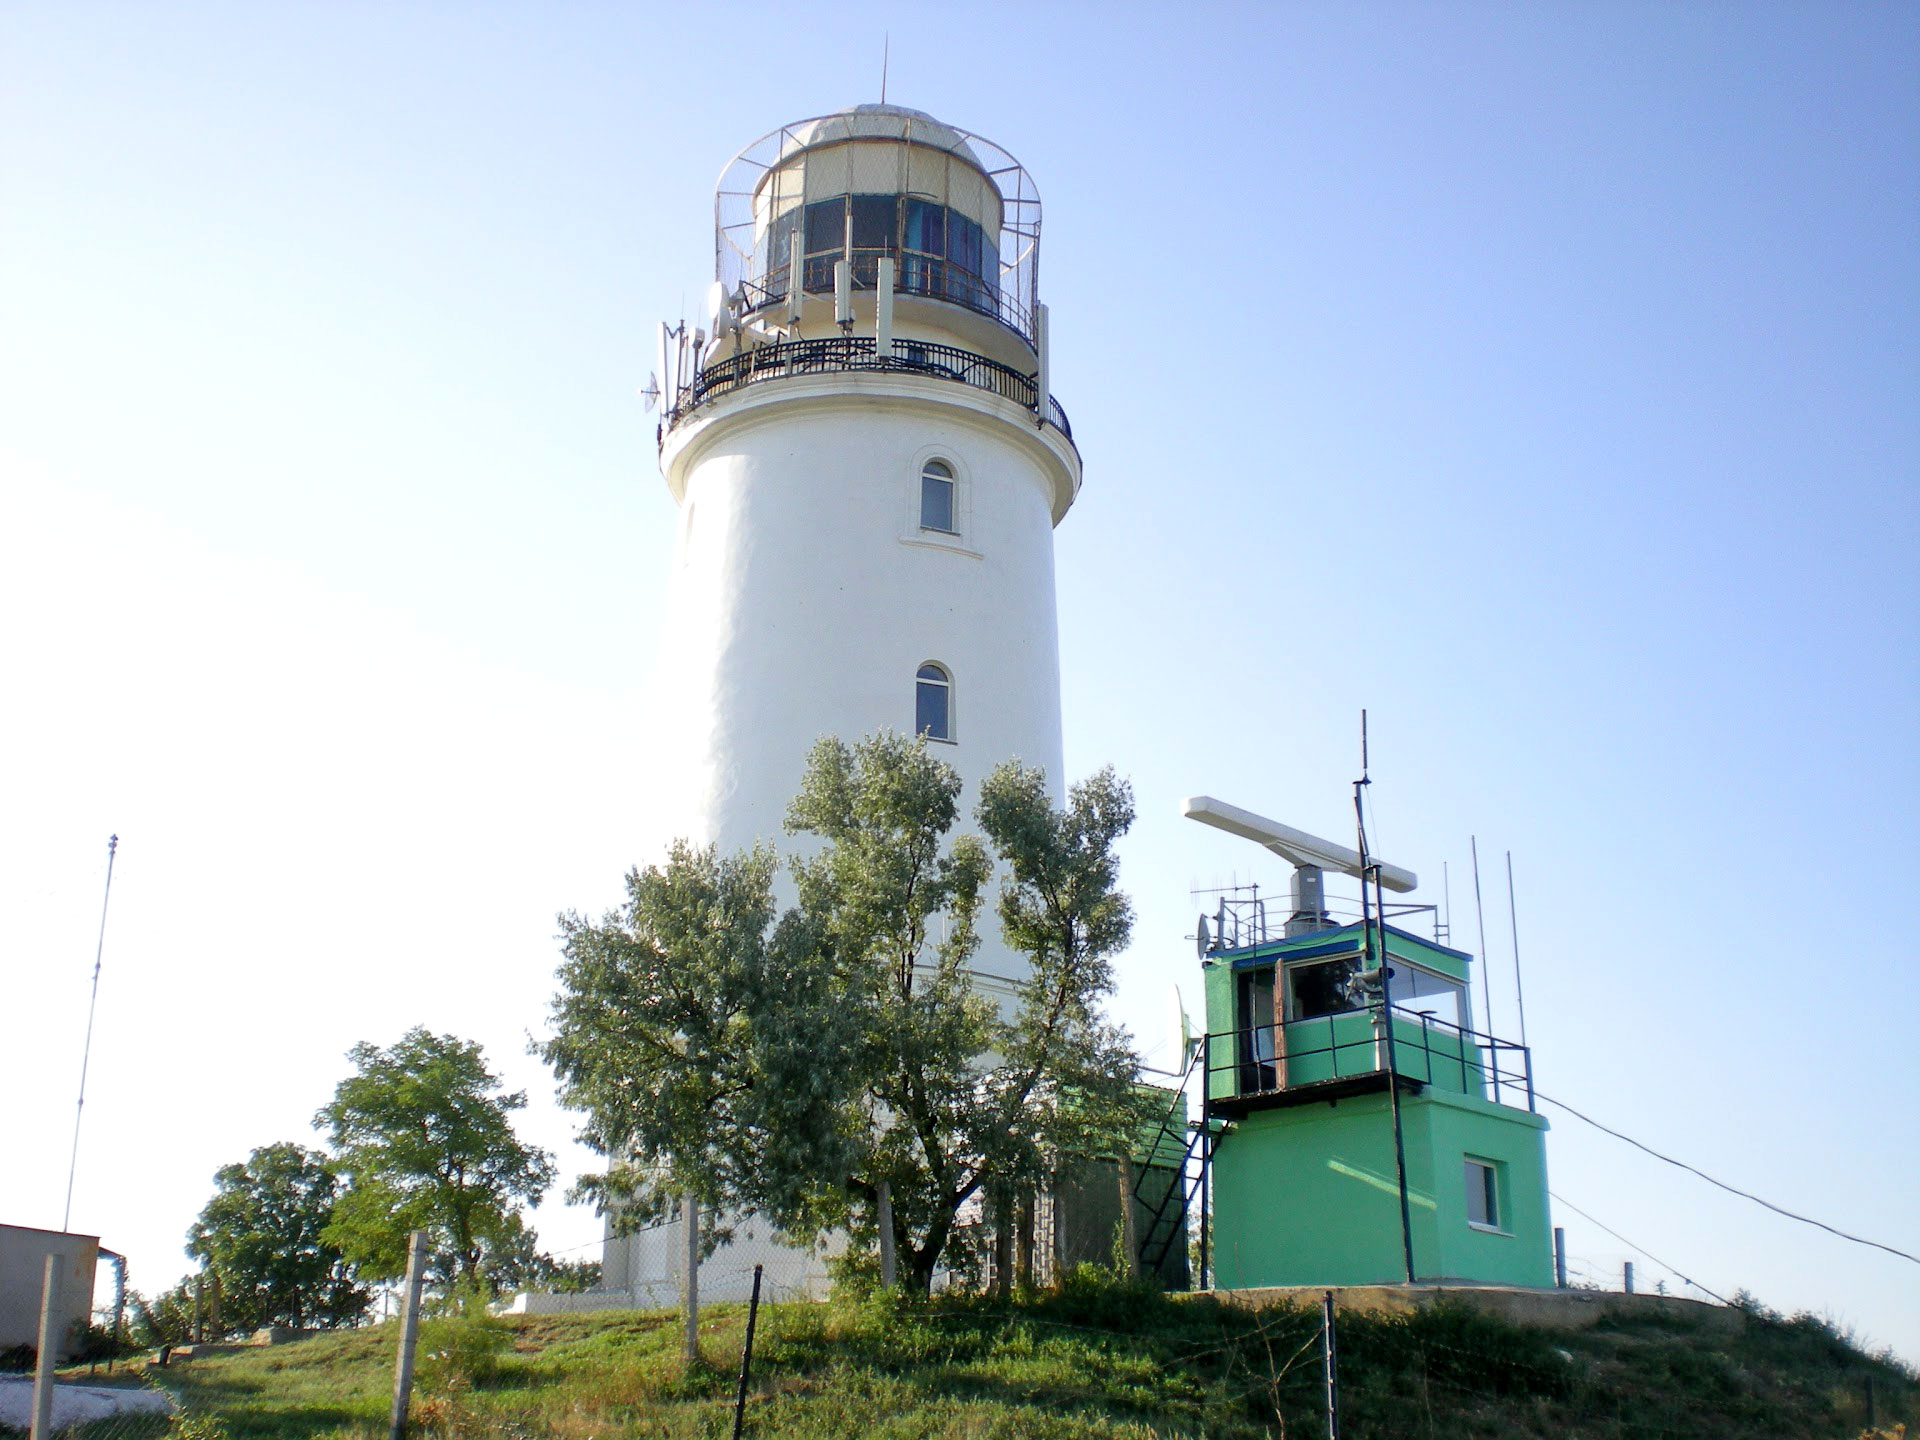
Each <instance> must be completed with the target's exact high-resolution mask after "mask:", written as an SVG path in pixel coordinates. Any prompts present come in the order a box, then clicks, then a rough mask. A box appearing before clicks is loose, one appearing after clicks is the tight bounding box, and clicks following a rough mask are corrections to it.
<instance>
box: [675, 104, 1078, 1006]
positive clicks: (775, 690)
mask: <svg viewBox="0 0 1920 1440" xmlns="http://www.w3.org/2000/svg"><path fill="white" fill-rule="evenodd" d="M715 210H716V217H715V249H716V267H715V268H716V276H715V282H714V286H713V290H712V292H711V299H710V304H709V307H708V321H707V324H706V325H705V326H704V327H702V330H701V332H699V333H694V334H687V333H684V330H685V327H682V330H681V331H672V330H666V329H664V327H663V334H662V345H661V370H662V375H661V380H662V387H663V398H662V405H663V409H664V414H663V416H662V421H661V425H660V434H659V438H660V466H661V471H662V473H663V474H664V475H665V477H666V481H667V485H668V487H669V489H670V490H671V491H672V493H673V497H674V499H675V501H676V502H677V503H678V505H679V507H680V529H679V540H678V545H677V548H676V553H675V559H674V571H673V576H672V582H671V593H670V601H669V609H668V625H669V633H668V635H667V638H666V643H665V646H664V647H663V659H664V668H663V671H662V681H663V686H662V688H663V692H664V694H663V701H664V703H665V705H666V707H667V714H666V716H665V717H664V718H665V720H666V724H667V734H666V735H665V736H664V737H663V738H664V741H665V744H664V748H663V750H662V751H661V764H662V765H663V767H664V768H665V771H666V773H665V774H664V775H663V776H662V780H663V782H664V784H663V787H662V789H663V795H662V800H663V803H662V805H661V807H660V813H659V815H658V817H657V818H658V820H659V821H660V822H661V825H662V834H661V835H660V836H659V837H658V838H660V839H662V840H665V839H669V838H673V837H676V836H684V837H686V838H688V839H690V840H693V841H695V842H697V843H705V842H715V843H717V844H718V845H719V846H720V847H721V849H722V850H723V851H724V850H733V849H738V848H742V847H745V846H748V845H751V844H752V843H754V842H755V841H756V840H779V839H780V838H781V835H782V821H783V818H784V816H785V813H786V807H787V803H788V801H789V800H790V799H791V798H792V796H793V794H794V792H795V791H796V790H797V789H798V787H799V783H800V778H801V772H802V769H803V765H804V761H805V757H806V754H807V752H808V750H809V748H810V747H811V746H812V744H813V742H814V741H815V740H817V739H818V738H819V737H821V736H823V735H836V736H839V737H841V738H842V739H845V740H848V741H852V740H856V739H858V738H860V737H861V736H864V735H868V734H871V733H873V732H875V731H878V730H884V729H891V730H896V731H900V732H902V733H915V732H922V733H925V734H926V735H927V736H928V739H929V742H930V744H932V745H933V746H934V748H935V749H936V750H938V752H939V753H940V756H941V758H942V759H945V760H947V761H948V762H949V763H950V764H952V765H953V766H954V767H955V769H956V770H958V771H959V773H960V775H961V777H962V779H963V780H964V781H965V783H966V787H967V791H966V795H965V796H963V802H962V803H963V807H965V808H967V809H970V808H971V803H972V800H971V797H972V796H973V795H974V794H976V793H977V790H978V786H979V782H980V781H981V780H982V779H983V778H984V777H985V776H986V774H987V772H988V771H990V770H991V769H992V768H993V767H994V766H995V765H997V764H999V763H1000V762H1002V761H1004V760H1007V759H1010V758H1013V757H1018V758H1019V759H1021V760H1022V761H1024V762H1025V763H1027V764H1028V765H1032V766H1038V767H1041V768H1043V769H1044V770H1045V771H1046V773H1047V775H1048V778H1049V780H1050V781H1051V782H1052V783H1053V784H1055V785H1058V784H1059V783H1060V770H1061V743H1060V679H1059V653H1058V639H1057V631H1056V624H1055V617H1054V585H1053V527H1054V526H1055V525H1057V524H1059V522H1060V520H1061V518H1062V517H1063V516H1064V515H1065V514H1066V513H1067V509H1068V507H1069V506H1070V505H1072V503H1073V499H1074V496H1075V494H1076V493H1077V491H1078V489H1079V485H1080V456H1079V453H1078V451H1077V450H1076V449H1075V448H1074V444H1073V439H1072V435H1071V433H1070V432H1069V430H1068V426H1067V419H1066V415H1065V413H1064V412H1063V411H1062V410H1061V408H1060V406H1059V405H1058V404H1057V403H1055V402H1054V401H1053V399H1052V397H1051V395H1050V394H1049V387H1048V378H1047V317H1046V309H1045V307H1044V306H1043V305H1041V304H1040V300H1039V289H1038V276H1039V260H1040V200H1039V196H1038V193H1037V192H1036V190H1035V189H1034V186H1033V183H1032V181H1031V180H1030V178H1029V177H1028V175H1027V173H1026V171H1025V170H1024V169H1023V168H1022V167H1021V166H1020V165H1019V163H1018V162H1017V161H1015V160H1014V159H1013V157H1012V156H1010V155H1009V154H1007V153H1006V152H1005V151H1004V150H1002V149H1000V147H999V146H997V145H994V144H992V143H991V142H988V141H986V140H983V139H981V138H980V137H978V136H975V135H971V134H968V133H967V132H965V131H962V130H958V129H955V128H954V127H952V126H949V125H944V124H942V123H940V122H939V121H937V120H935V119H933V118H932V117H930V116H928V115H924V114H922V113H920V112H919V111H916V110H907V109H903V108H901V107H899V106H895V105H860V106H856V107H854V108H853V109H851V110H844V111H841V112H839V113H837V114H833V115H826V116H822V117H819V118H817V119H812V120H805V121H801V122H799V123H797V124H793V125H787V126H783V127H782V128H780V129H779V130H776V131H774V132H773V133H772V134H770V135H767V136H766V137H764V138H763V139H761V140H759V141H757V142H756V143H755V144H753V145H750V146H749V147H747V149H745V150H743V151H742V152H741V153H740V154H739V155H738V156H737V157H736V158H735V159H734V160H733V162H732V163H731V164H730V165H728V166H727V168H726V170H725V172H724V173H723V174H722V176H721V179H720V185H719V193H718V196H717V199H716V206H715ZM975 967H976V970H977V971H978V973H979V977H980V983H981V984H982V985H983V987H985V988H986V989H988V990H1001V989H1003V988H1004V981H1005V979H1007V978H1009V977H1011V976H1014V975H1017V974H1018V973H1019V968H1018V962H1017V960H1016V959H1015V957H1014V956H1013V955H1012V954H1011V953H1010V952H1008V951H1007V950H1006V949H1005V948H1004V947H1002V946H1001V945H999V944H998V941H997V938H995V937H991V936H989V937H986V938H985V939H984V940H983V943H982V946H981V950H980V952H979V954H978V956H977V957H976V960H975Z"/></svg>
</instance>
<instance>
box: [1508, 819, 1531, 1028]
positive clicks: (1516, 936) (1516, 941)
mask: <svg viewBox="0 0 1920 1440" xmlns="http://www.w3.org/2000/svg"><path fill="white" fill-rule="evenodd" d="M1507 920H1508V922H1509V923H1510V924H1511V925H1512V926H1513V999H1514V1003H1515V1004H1516V1005H1518V1006H1519V1007H1520V1043H1521V1045H1522V1046H1524V1045H1525V1044H1526V1043H1527V996H1526V992H1525V991H1524V990H1522V989H1521V988H1520V917H1519V915H1518V914H1517V913H1515V911H1514V907H1513V852H1512V851H1511V850H1509V851H1507Z"/></svg>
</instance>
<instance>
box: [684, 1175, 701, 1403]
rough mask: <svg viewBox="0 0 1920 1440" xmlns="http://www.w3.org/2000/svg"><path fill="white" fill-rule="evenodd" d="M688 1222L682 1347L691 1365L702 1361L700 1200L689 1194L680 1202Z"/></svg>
mask: <svg viewBox="0 0 1920 1440" xmlns="http://www.w3.org/2000/svg"><path fill="white" fill-rule="evenodd" d="M680 1207H681V1214H682V1216H683V1217H684V1218H685V1220H686V1223H687V1334H686V1341H685V1344H684V1345H683V1347H682V1349H683V1350H684V1352H685V1355H686V1361H687V1364H689V1365H697V1364H699V1363H700V1202H699V1201H698V1200H696V1199H694V1198H693V1196H692V1195H688V1196H687V1197H686V1198H685V1199H684V1200H682V1201H681V1202H680Z"/></svg>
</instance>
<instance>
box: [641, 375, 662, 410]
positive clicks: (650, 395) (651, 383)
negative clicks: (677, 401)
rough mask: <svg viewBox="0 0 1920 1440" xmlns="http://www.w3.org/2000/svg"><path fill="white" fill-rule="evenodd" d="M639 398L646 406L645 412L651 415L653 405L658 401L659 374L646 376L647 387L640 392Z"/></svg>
mask: <svg viewBox="0 0 1920 1440" xmlns="http://www.w3.org/2000/svg"><path fill="white" fill-rule="evenodd" d="M640 399H641V400H642V402H644V403H645V405H646V407H647V414H649V415H651V414H652V413H653V410H654V407H655V406H656V405H658V404H659V403H660V377H659V376H657V375H648V376H647V388H646V389H644V390H642V391H641V392H640Z"/></svg>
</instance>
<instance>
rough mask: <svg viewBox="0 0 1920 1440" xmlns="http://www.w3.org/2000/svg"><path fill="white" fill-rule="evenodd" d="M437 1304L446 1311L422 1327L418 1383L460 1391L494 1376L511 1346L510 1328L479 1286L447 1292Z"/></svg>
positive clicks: (487, 1381)
mask: <svg viewBox="0 0 1920 1440" xmlns="http://www.w3.org/2000/svg"><path fill="white" fill-rule="evenodd" d="M441 1308H442V1309H443V1310H444V1312H445V1313H443V1314H442V1315H441V1316H440V1317H439V1318H437V1319H433V1320H429V1321H427V1322H426V1323H425V1324H423V1325H422V1326H421V1327H420V1361H419V1367H418V1373H419V1376H420V1383H421V1386H422V1388H423V1389H426V1390H429V1391H439V1392H442V1393H444V1394H458V1393H460V1392H462V1391H466V1390H472V1389H476V1388H479V1387H482V1386H485V1385H489V1384H491V1383H492V1382H493V1381H495V1380H496V1379H498V1378H499V1375H500V1368H501V1357H502V1356H504V1355H505V1354H506V1353H507V1352H508V1351H510V1350H511V1349H512V1348H513V1328H512V1327H511V1326H510V1325H508V1324H507V1322H506V1321H504V1320H502V1319H501V1318H500V1317H499V1316H498V1315H494V1314H492V1313H490V1312H489V1311H488V1309H487V1301H486V1297H485V1295H484V1293H483V1292H480V1291H477V1290H476V1291H470V1292H464V1293H462V1292H456V1293H455V1294H452V1295H449V1296H448V1297H446V1299H445V1300H444V1301H442V1302H441Z"/></svg>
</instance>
